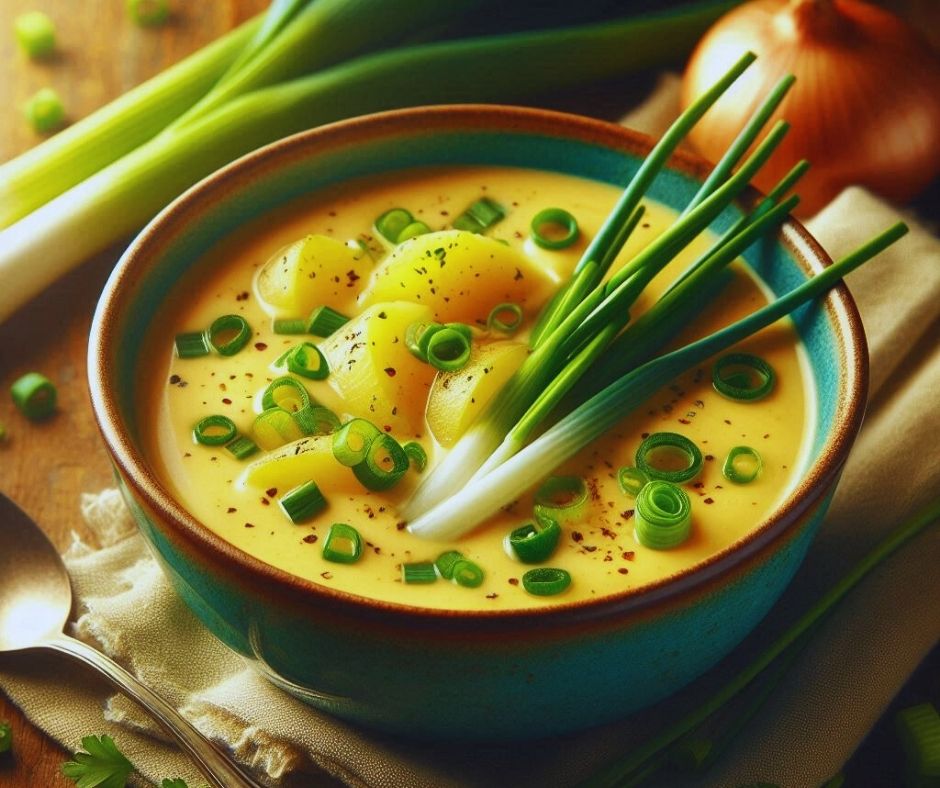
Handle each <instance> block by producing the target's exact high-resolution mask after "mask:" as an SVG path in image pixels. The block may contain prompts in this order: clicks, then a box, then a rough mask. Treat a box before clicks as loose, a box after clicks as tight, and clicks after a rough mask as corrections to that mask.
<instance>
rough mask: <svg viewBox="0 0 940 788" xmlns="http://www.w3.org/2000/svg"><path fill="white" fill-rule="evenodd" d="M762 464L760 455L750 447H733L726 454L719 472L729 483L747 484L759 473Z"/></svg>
mask: <svg viewBox="0 0 940 788" xmlns="http://www.w3.org/2000/svg"><path fill="white" fill-rule="evenodd" d="M762 467H763V462H762V461H761V457H760V455H759V454H758V453H757V451H756V450H755V449H752V448H751V447H750V446H735V447H734V448H733V449H732V450H731V451H729V452H728V456H727V457H726V458H725V462H724V465H722V467H721V472H722V474H724V477H725V478H726V479H727V480H728V481H729V482H734V483H735V484H749V483H750V482H752V481H754V480H755V479H756V478H757V477H758V476H759V475H760V472H761V468H762Z"/></svg>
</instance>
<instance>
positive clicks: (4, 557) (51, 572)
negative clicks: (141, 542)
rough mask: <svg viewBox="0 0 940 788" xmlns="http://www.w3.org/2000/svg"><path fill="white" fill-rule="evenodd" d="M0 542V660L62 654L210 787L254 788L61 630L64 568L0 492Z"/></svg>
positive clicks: (163, 704) (120, 672)
mask: <svg viewBox="0 0 940 788" xmlns="http://www.w3.org/2000/svg"><path fill="white" fill-rule="evenodd" d="M0 540H2V544H3V546H4V547H3V550H2V551H0V657H2V656H3V654H6V653H13V652H22V651H26V650H29V649H49V650H52V651H58V652H60V653H62V654H68V655H69V656H70V657H72V658H74V659H77V660H79V661H80V662H83V663H84V664H86V665H88V666H89V667H92V668H94V669H95V670H97V671H98V672H99V673H101V674H102V675H103V676H104V677H105V678H107V679H108V680H109V681H110V682H111V683H112V684H114V685H115V686H116V687H117V688H118V689H120V690H121V691H123V692H124V693H125V694H126V695H127V696H128V697H130V698H132V699H133V700H135V701H137V702H138V703H139V704H140V705H141V706H143V707H144V709H146V710H147V711H148V712H149V713H150V714H151V715H152V716H153V718H154V719H155V720H156V721H157V722H159V723H160V725H161V726H163V728H164V729H166V731H167V733H169V734H170V735H171V736H172V737H173V738H174V739H175V740H176V741H177V743H178V744H179V745H180V747H182V748H183V750H184V751H186V752H187V753H188V754H189V755H190V756H191V757H192V759H193V761H195V763H196V765H197V766H198V767H199V770H200V771H201V772H202V773H203V775H204V776H205V777H206V779H207V780H208V781H209V784H210V785H212V786H214V788H260V783H258V782H256V781H255V780H254V779H252V778H251V777H250V776H248V775H246V774H244V773H243V772H242V771H241V770H240V769H239V768H238V767H237V766H236V765H235V764H234V763H233V762H231V761H230V760H229V758H228V756H227V755H225V754H224V753H223V752H222V751H221V750H218V749H216V748H215V746H214V745H212V744H211V743H210V742H209V741H208V740H207V739H205V738H204V737H203V736H202V734H201V733H199V731H197V730H196V729H195V728H194V727H193V726H192V724H191V723H190V722H189V721H188V720H186V718H185V717H183V716H182V715H181V714H180V713H179V712H178V711H177V710H176V709H175V708H174V707H173V706H171V705H170V704H169V703H168V702H167V701H166V700H165V699H164V698H162V697H161V696H159V695H157V693H155V692H154V691H153V690H152V689H150V688H149V687H147V686H145V685H144V684H142V683H141V682H140V681H139V680H138V679H137V678H136V677H135V676H133V675H132V674H130V673H128V672H127V671H126V670H125V669H124V668H122V667H121V666H120V665H118V664H117V663H116V662H114V661H113V660H112V659H110V658H108V657H106V656H105V655H104V654H102V653H101V652H100V651H96V650H95V649H94V648H92V647H91V646H89V645H88V644H87V643H84V642H82V641H81V640H76V639H75V638H72V637H69V636H68V635H66V634H65V633H64V632H63V631H62V629H63V627H64V626H65V623H66V621H67V620H68V617H69V612H70V611H71V609H72V587H71V583H70V582H69V575H68V572H67V571H66V568H65V565H64V564H63V563H62V559H61V558H60V557H59V554H58V552H56V549H55V547H54V546H53V544H52V542H50V541H49V539H48V538H47V537H46V535H45V534H44V533H43V532H42V530H41V529H40V528H39V526H38V525H36V523H35V522H33V520H32V519H30V517H29V516H28V515H27V514H26V513H25V512H24V511H23V510H22V509H20V508H19V507H18V506H17V505H16V504H14V503H13V502H12V501H11V500H10V499H9V498H7V497H6V496H5V495H3V494H2V493H0Z"/></svg>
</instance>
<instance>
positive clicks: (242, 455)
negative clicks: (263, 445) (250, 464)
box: [225, 435, 258, 460]
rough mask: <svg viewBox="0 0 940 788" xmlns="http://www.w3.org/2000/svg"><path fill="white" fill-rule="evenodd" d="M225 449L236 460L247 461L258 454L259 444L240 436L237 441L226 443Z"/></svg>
mask: <svg viewBox="0 0 940 788" xmlns="http://www.w3.org/2000/svg"><path fill="white" fill-rule="evenodd" d="M225 448H226V450H227V451H229V452H231V453H232V455H233V456H234V457H235V459H236V460H244V459H247V458H248V457H251V455H252V454H256V453H257V452H258V444H257V443H255V442H254V441H253V440H252V439H251V438H249V437H247V436H245V435H239V436H238V437H236V438H235V440H233V441H230V442H229V443H226V444H225Z"/></svg>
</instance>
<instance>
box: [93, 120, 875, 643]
mask: <svg viewBox="0 0 940 788" xmlns="http://www.w3.org/2000/svg"><path fill="white" fill-rule="evenodd" d="M468 128H469V129H487V130H491V131H504V132H525V133H537V134H542V135H546V136H555V137H561V138H563V139H569V140H572V141H577V142H582V143H588V144H596V145H600V146H603V147H606V148H612V149H614V150H617V151H620V152H623V153H627V154H630V155H633V156H643V155H645V154H646V153H647V152H648V151H649V149H650V147H651V146H652V144H653V142H654V140H652V138H650V137H649V136H647V135H645V134H642V133H640V132H637V131H634V130H632V129H629V128H626V127H624V126H619V125H616V124H614V123H610V122H607V121H602V120H598V119H594V118H588V117H585V116H581V115H574V114H569V113H564V112H557V111H554V110H545V109H534V108H529V107H515V106H504V105H487V104H461V105H446V104H445V105H435V106H428V107H417V108H409V109H401V110H392V111H387V112H381V113H376V114H372V115H365V116H361V117H357V118H352V119H348V120H344V121H339V122H336V123H331V124H328V125H325V126H321V127H319V128H315V129H312V130H309V131H305V132H301V133H298V134H294V135H292V136H289V137H285V138H283V139H281V140H278V141H277V142H274V143H272V144H270V145H267V146H265V147H263V148H260V149H258V150H256V151H253V152H252V153H249V154H247V155H245V156H243V157H242V158H240V159H238V160H236V161H234V162H232V163H231V164H228V165H226V166H225V167H222V168H221V169H219V170H217V171H216V172H214V173H212V174H211V175H209V176H207V177H206V178H204V179H202V180H201V181H199V182H198V183H197V184H195V185H194V186H192V187H191V188H190V189H188V190H187V191H186V192H184V193H183V194H182V195H180V196H179V197H178V198H176V199H175V200H174V201H173V202H172V203H171V204H170V205H168V206H167V207H166V208H165V209H164V210H163V211H161V212H160V214H159V215H158V216H157V217H156V218H154V219H153V220H152V221H151V222H150V223H149V224H148V225H147V226H146V227H145V228H144V229H143V230H142V231H141V233H140V234H139V235H138V236H137V237H136V238H135V239H134V241H133V242H132V243H131V244H130V246H129V247H128V249H127V251H126V252H125V253H124V255H123V256H122V258H121V260H120V261H119V263H118V265H117V266H116V267H115V270H114V272H113V273H112V275H111V277H110V279H109V280H108V283H107V284H106V286H105V289H104V291H103V293H102V296H101V299H100V301H99V304H98V308H97V310H96V314H95V319H94V324H93V327H92V332H91V336H90V341H89V359H88V361H89V363H88V375H89V387H90V391H91V398H92V405H93V409H94V414H95V418H96V421H97V423H98V427H99V430H100V432H101V434H102V436H103V438H104V441H105V443H106V445H107V448H108V450H109V452H110V454H111V456H112V460H113V462H114V463H115V466H116V468H117V469H118V471H119V472H120V474H121V476H122V477H123V479H124V481H125V483H127V484H128V485H129V486H130V487H132V488H133V490H134V493H135V495H136V496H137V497H138V498H142V499H143V500H144V501H145V502H146V505H147V507H148V508H149V509H150V510H151V511H152V512H153V513H154V514H156V515H157V519H159V520H160V521H161V522H162V524H163V525H162V526H161V531H162V532H163V533H164V535H165V536H166V537H168V538H170V539H171V540H173V541H175V542H176V543H177V546H182V545H186V546H187V547H188V548H189V549H188V551H187V552H192V551H193V550H196V551H197V552H198V553H199V554H200V555H201V556H202V557H203V558H205V559H209V560H210V561H211V563H212V564H213V565H214V566H216V567H219V568H221V569H228V574H229V575H231V576H233V577H235V578H236V579H237V581H238V582H242V583H246V584H249V585H250V587H251V588H253V589H254V590H255V591H256V592H258V589H261V590H262V591H263V593H264V594H265V595H275V596H277V597H280V598H281V599H282V600H284V601H285V602H289V603H291V604H297V603H300V604H301V605H309V604H311V603H327V604H329V605H331V606H332V608H333V610H334V612H339V611H341V610H346V611H358V612H360V613H365V614H366V615H368V616H369V617H375V616H376V614H378V616H379V617H380V618H381V619H382V620H383V621H386V622H389V623H390V622H391V621H392V620H395V621H396V622H401V623H405V622H408V623H411V624H414V625H417V626H421V627H423V626H426V625H427V624H429V623H430V624H434V623H435V622H436V623H444V622H452V623H458V625H459V623H469V622H476V623H482V624H485V623H492V624H510V625H521V624H523V623H527V622H528V623H542V624H545V623H548V621H547V620H552V621H553V622H559V623H560V622H565V621H585V620H596V619H598V618H604V617H606V616H608V615H611V614H616V613H622V612H624V611H626V610H633V609H641V608H648V607H649V606H652V605H658V604H661V603H669V602H674V601H675V600H676V598H677V597H680V596H681V595H683V594H686V593H688V592H690V591H694V590H695V589H697V588H706V587H714V584H715V583H716V582H717V581H720V579H721V578H722V577H724V576H726V575H729V574H731V573H734V572H735V571H737V570H739V569H740V567H741V566H742V565H744V564H746V563H747V562H748V560H749V559H753V558H754V557H756V556H758V555H760V554H764V553H765V550H764V548H766V547H767V546H768V545H769V544H770V543H771V542H773V541H775V540H777V539H779V538H781V537H783V536H784V535H785V534H786V533H787V531H788V530H790V529H791V528H792V527H794V526H795V524H797V523H798V522H799V521H800V515H801V514H803V513H804V512H805V511H806V510H807V509H809V508H810V507H811V505H812V504H813V502H814V501H815V499H816V498H817V497H819V496H820V495H821V494H822V493H823V491H825V490H826V489H827V488H828V487H829V486H830V485H831V484H832V483H834V482H835V480H836V479H837V477H838V474H839V471H840V469H841V467H842V464H843V463H844V461H845V459H846V457H847V455H848V451H849V449H850V447H851V444H852V442H853V440H854V437H855V435H856V434H857V432H858V429H859V427H860V426H861V422H862V418H863V415H864V406H865V402H866V398H867V388H868V354H867V346H866V342H865V336H864V331H863V327H862V322H861V318H860V316H859V314H858V310H857V308H856V307H855V304H854V301H853V300H852V297H851V295H850V294H849V291H848V289H847V288H846V286H845V285H844V283H839V284H838V285H837V286H836V287H835V288H833V289H832V290H831V291H830V293H829V294H828V295H827V296H826V298H825V300H824V305H825V309H826V311H827V313H828V316H829V318H830V322H831V324H832V325H833V326H834V327H835V334H836V337H835V339H836V345H837V347H838V349H839V353H840V356H842V357H843V358H845V360H846V373H847V374H845V375H844V376H842V377H841V379H840V393H839V402H838V405H837V408H836V414H835V419H834V422H835V426H834V429H833V431H832V433H831V434H830V435H829V436H827V440H826V442H825V444H824V445H823V447H822V449H821V451H820V453H819V457H818V459H817V460H816V461H815V462H814V463H813V464H812V465H811V467H810V468H809V469H808V473H807V474H806V475H805V476H804V477H803V478H802V479H801V480H800V481H799V482H798V483H797V485H796V487H795V488H794V489H792V490H791V491H790V493H789V494H788V495H787V497H786V499H785V500H784V501H783V502H782V503H781V504H780V505H779V506H778V508H777V509H776V510H775V511H774V512H773V513H771V515H770V516H769V517H768V518H765V520H764V521H763V522H762V523H760V524H759V525H758V526H757V527H756V528H755V529H754V530H753V531H751V532H750V533H749V534H748V535H747V536H745V537H744V538H742V539H741V540H738V541H737V542H735V543H734V544H732V545H730V546H729V547H727V548H725V549H724V550H722V551H719V552H718V553H715V554H713V555H712V556H710V557H709V558H707V559H705V560H704V561H703V562H701V563H699V564H696V565H695V566H693V567H690V568H688V569H686V570H682V571H681V572H678V573H676V574H674V575H671V576H670V577H668V578H665V579H663V580H660V581H657V582H655V583H651V584H647V585H644V586H642V587H640V588H637V589H627V590H625V591H623V592H621V593H618V594H614V595H608V596H605V597H602V598H599V599H587V600H582V601H576V602H569V603H562V604H552V605H548V606H546V607H544V608H510V609H504V610H447V609H440V608H425V607H418V606H412V605H404V604H400V603H395V602H386V601H382V600H375V599H371V598H369V597H365V596H359V595H356V594H352V593H349V592H344V591H339V590H336V589H331V588H329V587H327V586H323V585H320V584H318V583H315V582H312V581H309V580H305V579H303V578H300V577H298V576H296V575H293V574H290V573H288V572H286V571H284V570H280V569H277V568H275V567H274V566H272V565H270V564H267V563H265V562H263V561H261V560H260V559H258V558H255V557H254V556H251V555H250V554H248V553H245V552H244V551H242V550H240V549H238V548H236V547H234V546H233V545H232V544H230V543H229V542H227V541H226V540H224V539H223V538H222V537H220V536H218V535H217V534H216V533H215V532H213V531H212V530H211V529H210V528H208V527H207V526H205V525H202V524H201V523H199V522H198V521H197V520H196V519H195V517H193V516H192V515H190V514H189V513H188V512H187V511H186V510H185V509H184V508H183V506H182V505H180V504H179V503H178V502H177V501H176V500H175V499H174V498H173V496H172V495H171V493H170V492H169V490H167V488H166V487H165V486H164V485H163V484H162V483H161V482H160V480H159V478H158V475H157V473H156V472H155V471H154V470H152V469H151V468H150V466H149V464H148V463H147V462H146V460H145V458H144V456H143V452H142V451H140V450H139V449H138V448H137V447H136V445H135V442H134V441H133V439H132V437H131V435H130V434H129V431H128V429H127V428H126V426H125V425H124V424H123V422H122V420H121V417H120V413H119V408H118V406H117V396H116V391H115V386H114V383H115V380H114V378H113V377H112V375H111V374H110V372H109V364H108V361H109V359H110V354H109V352H108V348H109V347H111V346H112V342H113V340H114V339H115V337H116V332H117V327H118V324H119V322H120V315H121V295H122V292H123V291H124V290H125V289H126V288H128V287H129V286H131V284H132V283H133V282H134V281H136V278H135V276H134V272H135V270H136V269H138V268H140V267H141V266H143V267H144V270H146V261H147V259H148V258H151V257H153V256H154V255H153V253H156V256H159V251H160V248H161V247H162V246H163V245H164V243H166V241H161V238H162V237H163V236H164V235H165V234H166V233H169V234H170V235H169V236H168V237H173V232H174V230H178V229H179V228H181V227H183V226H185V225H186V224H188V223H189V221H190V220H191V217H192V216H194V215H195V216H197V217H198V216H199V214H200V211H199V208H200V205H201V204H204V201H206V200H209V201H211V197H212V195H213V194H214V193H216V192H217V191H218V190H221V191H223V192H228V191H231V190H233V189H237V188H238V184H239V183H240V182H242V181H246V180H251V179H252V177H253V176H255V175H258V176H263V174H264V173H265V172H267V171H268V170H269V169H270V168H271V167H275V166H277V167H278V168H281V167H287V166H290V162H291V160H292V159H293V158H295V157H296V158H304V157H305V155H306V153H307V151H309V150H310V149H311V148H319V149H322V148H324V147H327V148H329V147H331V146H332V147H333V148H337V147H345V146H347V145H355V144H356V142H357V141H359V140H362V139H370V138H374V137H375V136H381V135H388V134H392V135H394V134H395V133H396V132H398V133H402V132H403V133H406V134H410V135H413V134H415V133H432V132H439V131H445V130H450V131H459V130H461V129H468ZM669 166H670V167H671V168H673V169H676V170H678V171H680V172H682V173H684V174H687V175H690V176H692V177H695V178H698V179H702V178H703V177H704V176H705V175H707V173H708V172H709V171H710V170H711V166H712V165H711V164H709V163H708V162H707V161H706V160H705V159H703V158H701V157H700V156H697V155H695V154H693V153H689V152H686V151H681V150H680V151H677V152H676V153H675V154H673V156H672V157H671V158H670V161H669ZM760 197H761V194H760V192H758V191H757V190H756V189H754V188H753V187H749V188H748V190H747V191H746V193H745V194H744V196H743V197H742V198H741V199H740V200H739V202H740V204H742V205H743V206H744V207H747V206H750V205H753V204H754V202H755V201H756V200H757V199H759V198H760ZM778 240H779V241H780V242H781V243H783V244H784V245H785V246H786V247H787V249H788V251H789V252H790V253H791V254H792V255H793V256H794V257H795V258H796V260H797V261H798V262H799V264H800V265H801V267H802V268H803V269H804V271H808V272H810V273H817V272H819V271H820V270H822V269H823V268H824V267H826V266H828V265H829V264H831V259H830V258H829V256H828V255H827V254H826V252H825V251H824V250H823V248H822V247H821V246H820V245H819V243H818V242H817V241H816V240H815V239H814V238H813V237H812V235H810V233H809V232H808V231H807V230H806V228H805V227H804V226H803V225H802V224H801V223H800V222H799V221H797V220H796V219H794V218H792V217H790V218H788V220H787V222H786V223H785V224H784V225H783V227H782V228H781V230H780V233H779V235H778ZM235 570H240V571H238V572H236V571H235Z"/></svg>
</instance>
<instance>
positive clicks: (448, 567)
mask: <svg viewBox="0 0 940 788" xmlns="http://www.w3.org/2000/svg"><path fill="white" fill-rule="evenodd" d="M463 557H464V555H463V553H461V552H459V551H457V550H447V551H446V552H444V553H441V554H440V555H439V556H438V557H437V560H436V561H435V562H434V566H436V567H437V572H438V574H439V575H440V576H441V577H443V578H444V579H445V580H453V578H454V565H455V564H456V563H457V562H458V561H460V560H462V559H463Z"/></svg>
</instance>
